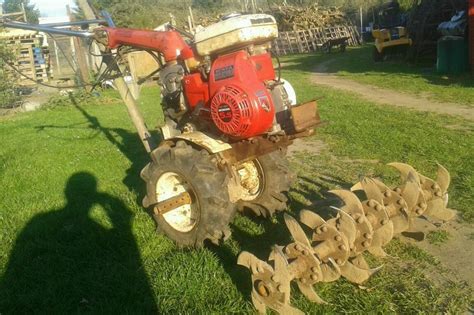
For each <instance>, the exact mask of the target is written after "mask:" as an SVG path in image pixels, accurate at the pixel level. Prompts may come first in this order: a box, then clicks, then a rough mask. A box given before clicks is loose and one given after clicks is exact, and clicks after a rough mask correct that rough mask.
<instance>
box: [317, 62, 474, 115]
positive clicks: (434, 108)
mask: <svg viewBox="0 0 474 315" xmlns="http://www.w3.org/2000/svg"><path fill="white" fill-rule="evenodd" d="M332 62H335V60H329V61H326V62H323V63H321V64H319V65H318V66H317V67H316V68H315V69H314V74H313V76H312V81H313V83H315V84H318V85H324V86H329V87H332V88H336V89H340V90H344V91H348V92H353V93H356V94H358V95H359V96H361V97H362V98H364V99H366V100H368V101H371V102H374V103H377V104H387V105H393V106H398V107H406V108H411V109H415V110H419V111H427V112H434V113H439V114H445V115H453V116H461V117H463V118H465V119H469V120H473V121H474V110H473V109H472V108H469V107H468V106H463V105H460V104H456V103H445V102H436V101H433V100H432V99H429V98H428V97H426V96H414V95H410V94H405V93H399V92H397V91H393V90H388V89H383V88H379V87H374V86H369V85H364V84H361V83H358V82H355V81H352V80H349V79H345V78H342V77H339V76H337V75H334V74H330V73H328V72H327V71H328V66H329V65H330V64H331V63H332Z"/></svg>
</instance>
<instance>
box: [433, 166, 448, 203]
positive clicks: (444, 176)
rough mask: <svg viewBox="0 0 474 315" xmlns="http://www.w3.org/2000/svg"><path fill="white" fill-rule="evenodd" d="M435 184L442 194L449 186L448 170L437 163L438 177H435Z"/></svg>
mask: <svg viewBox="0 0 474 315" xmlns="http://www.w3.org/2000/svg"><path fill="white" fill-rule="evenodd" d="M436 182H437V183H438V185H439V187H440V188H441V191H442V193H443V195H444V194H446V192H447V191H448V188H449V185H450V184H451V175H450V174H449V172H448V170H447V169H446V168H445V167H444V166H443V165H441V164H439V163H438V175H437V176H436Z"/></svg>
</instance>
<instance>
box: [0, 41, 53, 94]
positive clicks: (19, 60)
mask: <svg viewBox="0 0 474 315" xmlns="http://www.w3.org/2000/svg"><path fill="white" fill-rule="evenodd" d="M3 39H4V41H5V42H6V43H7V44H8V45H9V46H10V47H11V49H12V50H13V51H14V53H15V55H16V60H15V62H14V65H15V66H16V68H17V69H18V70H19V71H21V73H22V74H23V75H25V76H28V77H29V78H32V79H34V80H38V82H48V81H49V78H48V71H49V69H48V68H49V67H48V65H47V60H48V59H47V58H48V56H47V55H45V54H44V49H43V48H42V47H41V37H39V36H38V35H36V34H22V35H18V34H16V35H14V36H10V37H4V38H3ZM9 73H10V76H11V77H12V78H14V79H15V81H16V82H17V83H18V84H19V85H34V84H35V83H34V82H33V81H31V80H28V79H26V78H24V77H23V76H21V75H20V74H18V73H16V72H15V71H13V70H9Z"/></svg>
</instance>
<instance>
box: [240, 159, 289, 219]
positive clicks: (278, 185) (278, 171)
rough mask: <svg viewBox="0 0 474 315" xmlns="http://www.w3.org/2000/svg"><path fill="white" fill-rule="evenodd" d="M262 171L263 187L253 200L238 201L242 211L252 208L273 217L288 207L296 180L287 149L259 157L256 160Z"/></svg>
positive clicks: (264, 215)
mask: <svg viewBox="0 0 474 315" xmlns="http://www.w3.org/2000/svg"><path fill="white" fill-rule="evenodd" d="M255 162H257V165H258V168H259V169H260V172H261V173H262V175H263V176H262V177H263V180H262V183H261V184H262V187H261V189H260V192H259V193H258V195H257V196H256V197H255V198H253V199H252V200H241V201H239V202H238V203H237V209H238V210H239V211H240V212H246V211H247V210H250V211H251V212H252V213H254V214H255V215H257V216H263V217H271V216H272V215H273V214H275V213H276V212H278V211H284V210H285V209H286V208H287V202H288V197H287V193H288V192H289V190H290V187H291V184H292V183H293V182H294V180H295V178H296V177H295V175H294V174H293V173H292V172H291V171H290V167H289V162H288V159H287V158H286V151H275V152H272V153H269V154H266V155H263V156H261V157H259V158H258V159H257V160H256V161H253V163H255Z"/></svg>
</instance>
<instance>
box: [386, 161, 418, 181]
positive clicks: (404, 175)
mask: <svg viewBox="0 0 474 315" xmlns="http://www.w3.org/2000/svg"><path fill="white" fill-rule="evenodd" d="M387 165H389V166H391V167H394V168H395V169H397V170H398V171H399V172H400V177H401V179H402V182H405V181H406V180H407V179H408V174H410V173H412V174H413V176H414V177H415V180H416V181H417V182H418V183H419V182H420V177H419V175H418V172H417V171H416V170H415V169H414V168H413V166H411V165H408V164H405V163H398V162H393V163H388V164H387Z"/></svg>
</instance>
